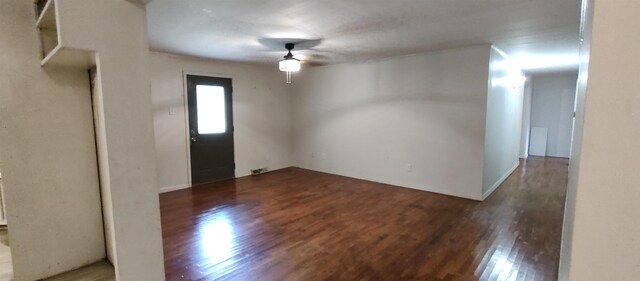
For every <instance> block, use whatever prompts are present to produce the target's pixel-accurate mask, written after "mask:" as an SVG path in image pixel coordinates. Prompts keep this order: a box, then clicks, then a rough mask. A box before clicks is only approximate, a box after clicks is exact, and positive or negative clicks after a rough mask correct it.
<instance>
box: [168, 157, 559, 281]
mask: <svg viewBox="0 0 640 281" xmlns="http://www.w3.org/2000/svg"><path fill="white" fill-rule="evenodd" d="M567 163H568V160H566V159H558V158H531V159H530V160H528V161H527V162H525V163H523V164H522V165H521V166H520V167H519V168H518V169H517V170H516V171H515V172H514V173H513V175H511V177H509V178H508V179H507V180H506V181H505V183H504V184H503V185H502V186H501V187H500V188H498V190H496V192H495V193H494V194H493V195H491V197H489V198H488V199H487V200H485V201H484V202H482V203H480V202H475V201H471V200H465V199H460V198H455V197H449V196H444V195H439V194H434V193H429V192H423V191H417V190H411V189H405V188H400V187H395V186H390V185H385V184H378V183H373V182H368V181H362V180H357V179H351V178H345V177H340V176H335V175H329V174H323V173H318V172H313V171H308V170H302V169H297V168H290V169H285V170H280V171H276V172H272V173H269V174H264V175H260V176H256V177H246V178H241V179H237V180H231V181H226V182H221V183H215V184H210V185H206V186H201V187H197V188H193V189H187V190H181V191H176V192H171V193H165V194H162V195H161V197H160V200H161V210H162V232H163V236H164V254H165V267H166V277H167V280H556V279H557V268H558V259H559V250H560V235H561V227H562V217H563V209H564V198H565V189H566V188H565V187H566V182H567Z"/></svg>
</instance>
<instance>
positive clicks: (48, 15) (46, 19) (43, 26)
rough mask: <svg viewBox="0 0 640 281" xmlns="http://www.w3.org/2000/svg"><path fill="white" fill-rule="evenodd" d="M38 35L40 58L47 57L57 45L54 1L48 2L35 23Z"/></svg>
mask: <svg viewBox="0 0 640 281" xmlns="http://www.w3.org/2000/svg"><path fill="white" fill-rule="evenodd" d="M36 27H37V28H38V31H39V34H40V44H41V46H42V57H43V58H45V57H47V56H48V55H49V54H50V53H51V51H53V49H55V48H56V46H58V45H59V43H60V42H59V41H60V40H59V38H58V25H57V23H56V1H55V0H49V1H48V2H47V3H46V4H45V6H44V8H43V9H42V12H41V13H40V16H39V17H38V19H37V21H36Z"/></svg>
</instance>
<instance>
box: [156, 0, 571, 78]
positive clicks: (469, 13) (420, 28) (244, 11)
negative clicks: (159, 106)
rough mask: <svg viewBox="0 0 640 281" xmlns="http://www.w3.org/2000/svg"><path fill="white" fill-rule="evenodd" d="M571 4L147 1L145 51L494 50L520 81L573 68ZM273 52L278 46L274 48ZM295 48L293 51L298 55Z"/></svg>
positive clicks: (547, 0) (218, 54)
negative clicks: (522, 76) (516, 69)
mask: <svg viewBox="0 0 640 281" xmlns="http://www.w3.org/2000/svg"><path fill="white" fill-rule="evenodd" d="M580 2H581V1H580V0H396V1H389V0H349V1H345V0H244V1H240V0H188V1H184V0H153V1H151V2H150V3H149V4H148V5H147V13H148V15H147V16H148V22H149V40H150V45H151V48H152V49H153V50H159V51H167V52H172V53H179V54H186V55H192V56H199V57H206V58H213V59H221V60H234V61H248V62H260V63H267V62H271V63H274V64H275V62H276V61H278V60H279V59H281V58H282V56H284V55H285V53H286V51H285V49H284V43H285V41H291V40H292V39H296V40H294V41H299V40H301V39H308V40H313V41H309V42H306V43H305V44H302V45H303V46H301V47H302V49H306V50H300V49H301V48H297V51H296V50H294V54H295V55H297V56H299V57H300V58H302V59H303V61H306V62H310V63H313V64H333V63H343V62H352V61H363V60H370V59H378V58H386V57H392V56H399V55H407V54H414V53H420V52H426V51H433V50H440V49H447V48H455V47H462V46H468V45H475V44H486V43H493V44H495V45H496V46H497V47H498V48H500V49H501V50H502V51H504V52H505V53H507V54H508V55H509V56H510V57H511V58H512V59H514V60H515V61H518V62H519V63H520V64H521V67H522V68H524V69H525V70H527V71H529V72H538V71H558V70H568V69H576V68H577V63H578V48H579V40H578V30H579V24H580ZM280 45H282V46H280ZM299 47H300V46H299Z"/></svg>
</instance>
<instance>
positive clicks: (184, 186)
mask: <svg viewBox="0 0 640 281" xmlns="http://www.w3.org/2000/svg"><path fill="white" fill-rule="evenodd" d="M190 187H191V186H190V185H189V184H180V185H174V186H166V187H162V188H160V193H166V192H171V191H176V190H180V189H187V188H190Z"/></svg>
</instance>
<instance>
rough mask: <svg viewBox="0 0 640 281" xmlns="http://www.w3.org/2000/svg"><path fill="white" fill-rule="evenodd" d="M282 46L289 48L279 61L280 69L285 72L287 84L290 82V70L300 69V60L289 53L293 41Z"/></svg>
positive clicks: (296, 70)
mask: <svg viewBox="0 0 640 281" xmlns="http://www.w3.org/2000/svg"><path fill="white" fill-rule="evenodd" d="M284 46H285V48H287V50H289V53H288V54H287V55H286V56H284V59H282V60H281V61H280V71H285V72H287V84H291V72H298V71H300V60H299V59H296V58H294V57H293V54H291V50H293V48H294V46H295V45H294V44H293V43H287V44H285V45H284Z"/></svg>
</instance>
